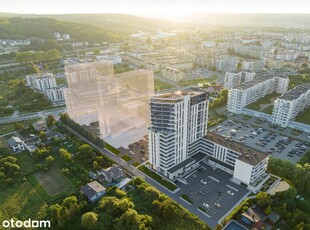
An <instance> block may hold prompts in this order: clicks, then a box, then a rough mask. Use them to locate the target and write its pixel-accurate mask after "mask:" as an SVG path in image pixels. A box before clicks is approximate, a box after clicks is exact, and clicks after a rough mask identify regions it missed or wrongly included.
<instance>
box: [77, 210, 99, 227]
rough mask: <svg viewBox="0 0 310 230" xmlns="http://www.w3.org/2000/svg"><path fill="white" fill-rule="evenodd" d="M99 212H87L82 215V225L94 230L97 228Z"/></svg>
mask: <svg viewBox="0 0 310 230" xmlns="http://www.w3.org/2000/svg"><path fill="white" fill-rule="evenodd" d="M96 224H97V214H96V213H94V212H87V213H84V214H83V215H82V219H81V225H82V227H83V228H84V229H86V230H94V229H96V228H97V225H96Z"/></svg>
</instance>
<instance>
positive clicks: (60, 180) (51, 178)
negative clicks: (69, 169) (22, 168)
mask: <svg viewBox="0 0 310 230" xmlns="http://www.w3.org/2000/svg"><path fill="white" fill-rule="evenodd" d="M33 176H34V177H35V179H36V180H37V182H38V183H39V184H40V185H41V186H42V188H43V189H44V190H45V191H46V193H47V194H48V195H49V196H50V197H54V196H57V195H59V194H61V193H64V192H66V191H67V190H68V189H69V188H70V187H71V186H72V185H71V182H70V181H69V179H67V178H66V177H65V176H64V175H63V174H62V173H61V171H59V169H58V168H57V167H55V166H52V167H51V168H50V169H49V170H48V172H43V171H38V172H35V173H34V174H33Z"/></svg>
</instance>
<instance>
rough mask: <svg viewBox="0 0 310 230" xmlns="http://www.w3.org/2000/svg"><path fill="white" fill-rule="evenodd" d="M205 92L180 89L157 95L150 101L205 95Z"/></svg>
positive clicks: (194, 89) (195, 89) (196, 89)
mask: <svg viewBox="0 0 310 230" xmlns="http://www.w3.org/2000/svg"><path fill="white" fill-rule="evenodd" d="M206 93H207V92H206V91H204V90H201V89H198V88H188V89H182V90H178V91H174V92H170V93H163V94H157V95H154V96H152V98H151V99H180V98H181V97H183V96H186V95H189V96H190V97H194V96H198V95H202V94H206Z"/></svg>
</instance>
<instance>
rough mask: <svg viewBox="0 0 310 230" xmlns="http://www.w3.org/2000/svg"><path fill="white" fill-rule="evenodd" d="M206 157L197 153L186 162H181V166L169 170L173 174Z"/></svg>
mask: <svg viewBox="0 0 310 230" xmlns="http://www.w3.org/2000/svg"><path fill="white" fill-rule="evenodd" d="M205 157H206V154H203V153H196V154H195V155H193V156H191V157H189V158H187V159H186V160H184V161H182V162H180V163H179V164H177V165H175V166H173V167H172V168H170V169H168V172H170V173H173V172H175V171H177V170H178V169H180V168H183V167H185V166H186V165H187V164H189V163H191V162H193V161H195V162H198V161H201V160H202V159H203V158H205Z"/></svg>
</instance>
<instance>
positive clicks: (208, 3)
mask: <svg viewBox="0 0 310 230" xmlns="http://www.w3.org/2000/svg"><path fill="white" fill-rule="evenodd" d="M0 12H10V13H23V14H30V13H31V14H64V13H70V14H71V13H122V14H134V15H139V16H149V17H156V18H160V17H163V18H167V17H174V16H178V15H182V14H193V13H204V12H229V13H307V14H310V0H127V1H126V0H0Z"/></svg>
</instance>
